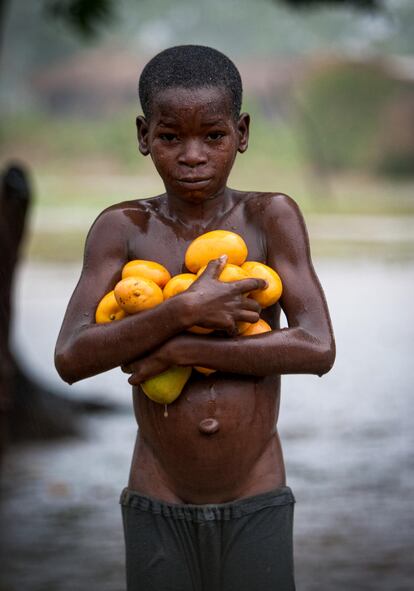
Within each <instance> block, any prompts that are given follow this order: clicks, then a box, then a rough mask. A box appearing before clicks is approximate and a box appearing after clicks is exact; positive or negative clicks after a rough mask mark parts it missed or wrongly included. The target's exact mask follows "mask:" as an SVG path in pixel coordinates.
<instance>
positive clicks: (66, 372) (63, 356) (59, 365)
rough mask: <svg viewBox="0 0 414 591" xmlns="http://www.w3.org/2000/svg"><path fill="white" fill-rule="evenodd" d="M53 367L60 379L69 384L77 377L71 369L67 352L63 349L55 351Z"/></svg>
mask: <svg viewBox="0 0 414 591" xmlns="http://www.w3.org/2000/svg"><path fill="white" fill-rule="evenodd" d="M55 368H56V371H57V372H58V374H59V376H60V377H61V378H62V380H63V381H64V382H66V383H67V384H69V386H71V385H72V384H73V383H74V382H76V381H77V380H78V379H79V378H77V377H76V375H75V373H74V371H73V363H72V362H71V360H70V355H69V354H68V353H65V352H63V351H56V352H55Z"/></svg>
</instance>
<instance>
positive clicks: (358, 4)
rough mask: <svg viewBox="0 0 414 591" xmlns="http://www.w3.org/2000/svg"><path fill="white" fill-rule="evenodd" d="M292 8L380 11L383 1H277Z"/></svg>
mask: <svg viewBox="0 0 414 591" xmlns="http://www.w3.org/2000/svg"><path fill="white" fill-rule="evenodd" d="M276 1H280V2H282V3H284V4H287V5H288V6H291V7H292V8H319V7H321V6H334V7H336V6H352V7H355V8H360V9H362V10H367V9H368V10H372V9H374V10H375V9H378V8H381V6H382V0H276Z"/></svg>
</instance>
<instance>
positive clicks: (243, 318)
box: [236, 310, 260, 324]
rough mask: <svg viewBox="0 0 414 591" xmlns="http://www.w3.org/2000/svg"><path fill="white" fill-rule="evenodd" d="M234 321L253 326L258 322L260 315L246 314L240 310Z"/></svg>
mask: <svg viewBox="0 0 414 591" xmlns="http://www.w3.org/2000/svg"><path fill="white" fill-rule="evenodd" d="M236 320H237V321H238V322H250V324H255V323H256V322H258V321H259V320H260V314H259V313H258V312H247V311H243V310H242V311H241V312H240V313H239V314H237V316H236Z"/></svg>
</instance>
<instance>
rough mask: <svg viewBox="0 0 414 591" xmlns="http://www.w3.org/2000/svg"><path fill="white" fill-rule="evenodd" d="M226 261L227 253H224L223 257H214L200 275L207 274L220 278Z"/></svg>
mask: <svg viewBox="0 0 414 591" xmlns="http://www.w3.org/2000/svg"><path fill="white" fill-rule="evenodd" d="M226 263H227V255H226V254H222V255H221V257H219V258H218V259H213V260H212V261H210V262H209V263H208V265H207V267H206V269H205V270H204V272H203V273H202V274H201V275H200V277H202V276H203V275H207V276H208V277H212V278H213V279H218V277H219V275H220V273H221V272H222V270H223V269H224V265H225V264H226Z"/></svg>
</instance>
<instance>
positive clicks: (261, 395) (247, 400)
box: [129, 372, 284, 503]
mask: <svg viewBox="0 0 414 591" xmlns="http://www.w3.org/2000/svg"><path fill="white" fill-rule="evenodd" d="M194 374H195V372H193V375H192V377H191V379H190V380H189V381H188V382H187V384H186V386H185V388H184V390H183V392H182V393H181V395H180V396H179V398H178V399H177V400H176V401H175V402H174V403H172V404H171V405H169V406H168V407H167V408H166V409H165V408H164V406H162V405H160V404H157V403H155V402H152V401H151V400H149V399H148V398H147V397H146V396H145V394H144V393H143V392H142V391H141V390H140V389H139V388H136V389H135V390H134V410H135V415H136V418H137V422H138V426H139V432H138V437H137V444H136V449H135V453H134V459H133V463H132V468H131V477H130V485H129V486H130V488H133V489H135V490H138V491H139V492H141V493H143V494H147V495H149V496H155V497H158V498H163V499H165V500H167V501H178V502H179V501H183V502H192V503H205V502H225V500H231V499H234V498H240V497H241V496H249V495H250V493H251V494H256V493H258V492H264V491H265V490H266V489H267V490H270V489H271V488H277V486H278V485H283V481H284V468H283V459H282V453H281V449H280V443H279V438H278V436H277V430H276V423H277V417H278V411H279V392H280V378H279V377H278V376H277V377H266V378H253V377H250V376H249V377H247V376H246V377H244V376H239V375H238V376H235V375H230V374H229V375H227V374H219V376H214V375H212V376H209V377H204V376H198V375H194ZM223 499H224V500H223Z"/></svg>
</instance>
